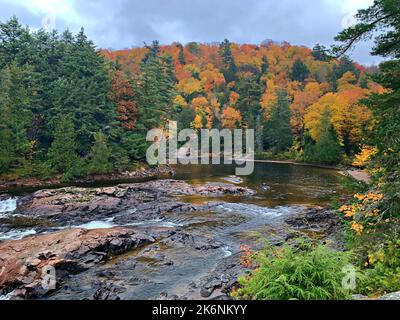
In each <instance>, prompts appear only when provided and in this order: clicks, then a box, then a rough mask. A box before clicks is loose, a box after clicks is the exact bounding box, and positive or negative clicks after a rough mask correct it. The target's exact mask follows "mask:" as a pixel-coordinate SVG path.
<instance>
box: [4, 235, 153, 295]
mask: <svg viewBox="0 0 400 320" xmlns="http://www.w3.org/2000/svg"><path fill="white" fill-rule="evenodd" d="M154 241H155V240H154V238H152V237H151V236H148V235H145V234H141V233H138V232H136V231H133V230H130V229H122V228H115V229H99V230H90V231H89V230H83V229H70V230H64V231H61V232H57V233H52V234H45V235H40V236H34V237H28V238H24V239H22V240H18V241H8V242H3V243H0V292H2V293H9V292H11V291H13V294H12V295H13V296H14V297H18V296H19V297H28V298H34V297H40V296H44V295H46V294H47V293H49V292H50V291H52V290H54V289H55V288H49V287H48V286H46V285H45V286H43V281H45V280H46V279H48V278H46V277H47V275H48V273H49V272H50V273H51V271H52V270H55V272H56V278H55V280H56V283H57V284H59V282H60V281H62V279H63V278H64V277H65V276H66V275H68V274H69V273H78V272H81V271H83V270H86V269H88V268H90V267H92V266H93V265H95V264H97V263H100V262H102V261H106V260H107V259H109V258H110V257H111V256H112V255H113V254H120V253H123V252H126V251H128V250H130V249H134V248H137V247H141V246H143V245H144V244H147V243H151V242H154ZM52 268H54V269H52Z"/></svg>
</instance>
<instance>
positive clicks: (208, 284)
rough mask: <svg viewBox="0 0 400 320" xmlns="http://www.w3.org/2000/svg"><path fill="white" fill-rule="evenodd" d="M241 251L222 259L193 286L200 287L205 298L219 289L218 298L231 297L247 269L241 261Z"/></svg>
mask: <svg viewBox="0 0 400 320" xmlns="http://www.w3.org/2000/svg"><path fill="white" fill-rule="evenodd" d="M240 257H241V253H238V254H235V255H232V256H230V257H228V258H225V259H223V260H221V261H220V262H219V263H218V265H217V266H216V267H215V268H214V270H212V271H211V272H210V274H209V275H207V276H206V277H204V278H202V279H201V280H200V281H199V283H198V284H194V285H193V288H194V289H195V288H197V287H200V295H201V296H202V297H203V298H209V297H211V296H212V295H213V294H214V293H215V292H216V290H218V299H219V300H225V299H230V292H231V290H232V289H233V288H234V287H235V286H236V285H237V284H238V282H237V281H238V278H239V277H240V276H242V275H244V274H245V273H246V271H247V269H246V268H245V267H243V266H242V264H241V263H240ZM213 299H214V297H213Z"/></svg>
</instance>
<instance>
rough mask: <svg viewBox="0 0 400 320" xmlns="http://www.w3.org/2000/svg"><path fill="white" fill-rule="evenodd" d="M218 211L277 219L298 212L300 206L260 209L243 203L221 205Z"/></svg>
mask: <svg viewBox="0 0 400 320" xmlns="http://www.w3.org/2000/svg"><path fill="white" fill-rule="evenodd" d="M217 210H219V211H223V212H229V213H232V212H237V213H241V214H246V215H252V216H264V217H271V218H277V217H280V216H283V215H289V214H293V213H296V212H298V210H299V207H298V206H288V207H275V208H268V207H260V206H257V205H254V204H243V203H225V204H222V205H219V206H218V207H217Z"/></svg>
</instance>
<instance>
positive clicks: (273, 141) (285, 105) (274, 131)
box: [264, 90, 293, 152]
mask: <svg viewBox="0 0 400 320" xmlns="http://www.w3.org/2000/svg"><path fill="white" fill-rule="evenodd" d="M290 119H291V112H290V106H289V100H288V96H287V93H286V91H284V90H280V91H279V92H278V101H277V103H276V104H275V105H274V106H273V107H272V110H271V115H270V118H269V120H268V121H266V123H265V126H264V138H265V146H266V148H267V149H271V150H272V151H274V152H281V151H285V150H287V149H289V148H290V146H291V145H292V139H293V136H292V127H291V125H290Z"/></svg>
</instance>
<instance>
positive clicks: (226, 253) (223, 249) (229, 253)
mask: <svg viewBox="0 0 400 320" xmlns="http://www.w3.org/2000/svg"><path fill="white" fill-rule="evenodd" d="M229 249H230V248H229V247H228V246H226V247H223V248H222V252H223V253H224V258H228V257H230V256H231V255H232V251H231V250H229Z"/></svg>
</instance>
